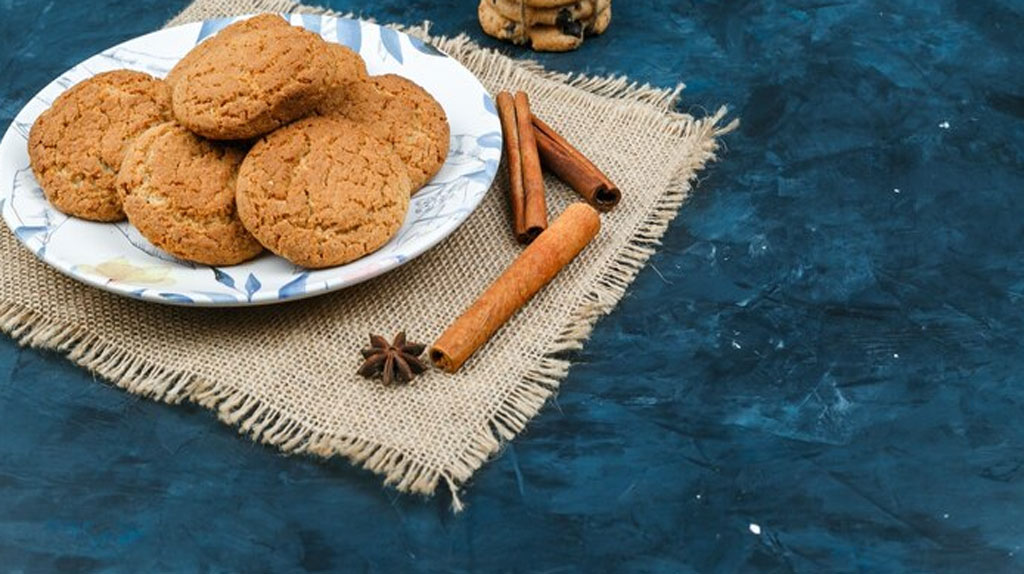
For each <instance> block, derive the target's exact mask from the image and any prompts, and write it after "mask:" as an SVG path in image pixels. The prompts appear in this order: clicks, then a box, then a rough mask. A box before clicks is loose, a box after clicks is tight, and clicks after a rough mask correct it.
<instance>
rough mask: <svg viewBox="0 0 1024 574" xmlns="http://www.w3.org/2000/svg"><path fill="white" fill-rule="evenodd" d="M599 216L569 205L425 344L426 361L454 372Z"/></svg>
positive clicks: (569, 255) (573, 251)
mask: <svg viewBox="0 0 1024 574" xmlns="http://www.w3.org/2000/svg"><path fill="white" fill-rule="evenodd" d="M600 228H601V218H600V217H599V216H598V214H597V211H595V210H594V208H592V207H590V206H589V205H587V204H585V203H574V204H572V205H570V206H569V207H567V208H566V210H565V211H564V212H562V215H560V216H559V217H558V219H556V220H555V221H554V223H552V224H551V227H550V228H548V229H547V231H544V232H543V233H541V234H540V235H539V236H538V237H537V240H536V241H534V242H533V243H531V244H530V245H529V246H528V247H527V248H526V249H524V250H523V252H522V253H520V254H519V257H517V258H516V260H515V261H513V262H512V265H510V266H509V267H508V269H506V270H505V272H504V273H502V274H501V276H500V277H498V279H497V280H496V281H495V282H494V283H492V284H491V286H490V287H488V288H487V290H486V291H484V293H483V294H482V295H480V297H479V298H478V299H477V300H476V302H475V303H473V304H472V305H471V306H470V307H469V309H467V310H466V311H465V312H464V313H463V314H462V315H461V316H460V317H459V318H458V319H456V320H455V322H454V323H452V325H451V326H449V327H448V329H447V330H445V332H444V333H443V334H442V335H441V336H440V337H439V338H438V339H437V341H435V342H434V344H433V346H432V347H431V348H430V360H431V361H432V362H433V363H434V365H436V366H437V367H439V368H442V369H444V370H445V371H448V372H449V373H454V372H455V371H457V370H459V367H461V366H462V365H463V363H465V362H466V361H467V360H468V359H469V357H470V356H472V355H473V353H475V352H476V351H477V349H479V348H480V347H481V346H483V344H484V343H486V342H487V341H488V340H489V339H490V338H491V336H492V335H494V333H495V332H497V331H498V329H499V328H501V326H502V325H504V324H505V323H506V322H507V321H508V320H509V319H510V318H511V317H512V316H513V315H515V313H516V312H517V311H519V309H521V308H522V306H523V305H525V304H526V302H527V301H529V300H530V299H531V298H532V297H533V296H534V295H536V294H537V292H538V291H540V290H541V288H542V287H544V286H545V285H547V284H548V282H550V281H551V280H552V279H554V277H555V276H556V275H558V272H559V271H561V270H562V269H563V268H564V267H565V266H566V265H568V264H569V262H570V261H572V260H573V259H574V258H575V257H576V256H577V255H578V254H579V253H580V251H583V248H584V247H586V246H587V244H588V243H590V241H591V240H592V239H593V238H594V236H596V235H597V232H598V230H599V229H600Z"/></svg>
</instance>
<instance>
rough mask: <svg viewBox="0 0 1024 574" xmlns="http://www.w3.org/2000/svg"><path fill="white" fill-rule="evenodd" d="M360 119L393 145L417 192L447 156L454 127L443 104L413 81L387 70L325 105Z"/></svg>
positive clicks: (330, 111)
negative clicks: (451, 130) (384, 73)
mask: <svg viewBox="0 0 1024 574" xmlns="http://www.w3.org/2000/svg"><path fill="white" fill-rule="evenodd" d="M321 111H322V113H323V114H324V115H327V116H340V117H343V118H345V119H348V120H350V121H352V122H355V123H357V124H359V125H361V126H362V127H363V128H364V129H366V130H367V131H369V132H370V133H371V134H373V135H374V136H376V137H377V138H379V139H382V140H384V141H387V142H389V143H390V144H391V145H392V146H394V150H395V153H396V154H398V157H400V158H401V159H402V161H403V162H404V163H405V165H406V167H407V168H408V170H409V177H410V179H411V180H412V190H413V192H415V191H417V190H419V189H420V188H421V187H423V185H424V184H426V183H427V182H428V181H430V179H431V178H432V177H434V175H435V174H436V173H437V172H438V170H440V169H441V166H442V165H444V162H445V159H446V158H447V157H448V146H449V143H450V142H449V139H450V134H451V132H450V128H449V126H448V117H447V116H446V115H445V112H444V109H443V108H442V107H441V104H439V103H437V100H435V99H434V98H433V97H432V96H431V95H430V94H429V93H427V91H426V90H424V89H423V88H421V87H420V86H418V85H417V84H416V83H415V82H413V81H411V80H408V79H406V78H403V77H401V76H397V75H394V74H388V75H385V76H371V77H369V78H367V79H366V80H365V81H362V82H357V83H353V84H350V85H349V88H348V90H347V93H346V97H344V98H339V99H338V100H336V101H334V102H332V103H331V106H329V107H327V108H325V109H322V110H321Z"/></svg>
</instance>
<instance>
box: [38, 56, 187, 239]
mask: <svg viewBox="0 0 1024 574" xmlns="http://www.w3.org/2000/svg"><path fill="white" fill-rule="evenodd" d="M168 119H170V96H169V94H168V90H167V86H166V85H165V84H164V82H163V81H161V80H159V79H157V78H154V77H152V76H150V75H148V74H143V73H141V72H132V71H128V70H118V71H115V72H106V73H102V74H97V75H96V76H93V77H91V78H89V79H87V80H85V81H83V82H80V83H78V84H76V85H75V86H74V87H72V88H71V89H70V90H68V91H66V92H64V93H63V94H61V95H60V97H58V98H57V99H56V100H54V102H53V105H51V106H50V108H49V109H48V110H46V111H45V112H43V113H42V115H40V116H39V118H38V119H36V121H35V123H34V124H32V129H31V131H30V133H29V138H28V154H29V158H30V160H31V163H32V172H33V173H34V174H35V176H36V179H37V180H38V181H39V185H40V186H41V187H42V188H43V194H44V195H45V196H46V199H47V200H49V202H50V203H51V204H52V205H53V206H54V207H56V208H57V209H58V210H60V211H61V212H63V213H66V214H68V215H73V216H75V217H81V218H83V219H91V220H94V221H118V220H121V219H124V211H122V210H121V201H120V200H119V199H118V195H117V189H116V186H115V178H116V177H117V170H118V167H119V166H120V165H121V160H122V158H124V153H125V149H126V148H127V147H128V145H129V144H130V143H131V142H132V140H133V139H134V138H135V137H136V136H138V135H139V134H140V133H142V132H143V131H145V130H146V129H147V128H149V127H150V126H153V125H154V124H157V123H160V122H164V121H167V120H168Z"/></svg>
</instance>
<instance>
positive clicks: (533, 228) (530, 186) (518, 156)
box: [497, 92, 548, 243]
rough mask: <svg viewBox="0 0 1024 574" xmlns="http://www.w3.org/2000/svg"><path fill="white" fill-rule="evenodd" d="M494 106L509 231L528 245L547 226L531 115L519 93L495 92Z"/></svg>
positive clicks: (542, 186) (525, 101) (542, 180)
mask: <svg viewBox="0 0 1024 574" xmlns="http://www.w3.org/2000/svg"><path fill="white" fill-rule="evenodd" d="M497 107H498V116H499V118H500V119H501V129H502V132H504V136H505V137H504V140H505V153H506V159H507V163H508V180H509V195H508V199H509V206H510V207H511V211H512V230H513V232H514V234H515V236H516V240H518V241H519V242H520V243H530V242H531V241H533V240H534V239H535V238H536V237H537V236H538V235H539V234H540V233H541V232H542V231H544V229H546V228H547V224H548V221H547V220H548V216H547V202H546V199H545V197H544V174H543V172H542V171H541V164H540V155H539V153H538V151H537V141H536V139H535V137H534V133H533V123H532V118H533V114H532V113H530V103H529V99H528V98H527V96H526V94H524V93H523V92H519V93H518V94H516V95H515V96H512V94H510V93H508V92H501V93H499V94H498V97H497Z"/></svg>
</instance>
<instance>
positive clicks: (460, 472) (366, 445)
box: [0, 0, 738, 512]
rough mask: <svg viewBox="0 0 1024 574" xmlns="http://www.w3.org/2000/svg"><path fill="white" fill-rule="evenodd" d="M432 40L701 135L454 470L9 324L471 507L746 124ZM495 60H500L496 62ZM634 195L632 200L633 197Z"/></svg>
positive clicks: (4, 318)
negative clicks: (473, 480)
mask: <svg viewBox="0 0 1024 574" xmlns="http://www.w3.org/2000/svg"><path fill="white" fill-rule="evenodd" d="M264 4H266V6H265V7H263V6H261V8H262V9H263V10H271V11H289V10H292V11H296V10H300V11H304V12H316V13H329V11H327V10H324V9H317V8H309V7H305V6H301V5H296V4H293V3H291V2H289V1H288V0H270V1H267V2H264ZM195 6H196V5H195V4H193V5H192V6H190V7H189V8H187V9H186V10H185V11H184V12H182V13H181V14H180V15H179V16H178V17H177V18H175V19H174V20H172V21H171V22H169V24H172V25H173V24H178V23H183V22H187V21H190V20H193V19H196V18H199V17H204V15H203V14H201V13H198V14H197V13H196V10H194V7H195ZM395 28H396V29H399V30H401V31H403V32H406V33H410V34H413V35H416V36H419V37H420V38H423V39H424V40H426V41H429V42H430V43H432V44H433V45H435V46H436V47H437V48H439V49H440V50H442V51H444V52H445V53H447V54H449V55H451V56H452V57H454V58H456V59H458V60H459V61H461V62H462V63H463V64H465V65H466V66H467V67H469V68H470V69H479V68H480V66H481V65H482V64H485V63H486V65H493V66H503V67H504V68H506V70H505V71H504V73H508V74H511V73H512V72H513V71H514V70H517V69H518V70H526V71H529V72H532V73H533V74H536V75H538V76H540V77H542V78H544V79H547V80H550V81H552V82H560V83H564V84H567V85H569V86H572V87H575V88H578V89H580V90H585V91H587V92H589V93H591V94H595V95H599V96H603V97H608V98H614V99H620V100H623V101H624V103H626V102H628V104H627V105H641V106H653V107H656V108H658V109H659V110H660V111H662V112H663V113H664V114H666V115H668V116H669V118H670V119H671V120H672V127H671V128H670V129H671V130H672V133H673V135H677V136H679V137H685V138H687V139H691V138H692V139H694V140H695V141H696V145H695V148H694V149H693V150H692V153H690V154H689V155H687V156H686V157H684V158H681V161H680V162H679V163H678V164H677V165H676V166H675V169H674V171H673V177H672V179H671V182H670V184H669V186H668V188H667V189H666V190H665V193H664V194H663V195H662V197H661V198H660V199H659V200H658V202H657V203H656V204H655V205H654V206H653V208H652V209H651V211H650V212H649V213H648V214H647V216H646V217H645V219H644V220H643V222H642V223H641V224H640V225H639V226H638V227H637V229H636V230H635V231H634V234H633V236H632V239H631V240H630V241H629V242H628V243H626V244H625V245H623V246H622V248H620V249H619V251H618V252H617V253H616V254H615V256H614V257H613V258H612V259H611V260H610V261H609V263H608V264H607V265H606V266H605V269H603V270H602V272H601V273H600V274H599V277H598V279H597V281H596V282H595V287H594V288H593V289H592V290H591V291H590V292H588V293H587V294H586V295H585V296H584V297H583V300H582V301H581V302H580V303H579V304H578V305H577V307H576V309H575V310H574V311H573V313H572V315H571V318H570V320H569V321H568V322H567V323H566V325H564V326H563V328H562V329H561V330H560V334H559V336H558V337H557V338H556V339H555V340H554V341H553V342H552V344H551V345H550V346H549V348H547V349H545V352H544V356H543V357H542V358H541V360H540V361H539V364H538V365H536V366H535V367H533V368H532V369H530V370H529V371H528V372H527V373H526V375H525V376H524V377H523V379H522V380H521V381H520V382H519V384H518V385H516V386H515V387H514V388H513V389H512V390H511V391H509V392H508V394H507V396H506V397H504V399H503V400H502V401H501V402H500V403H499V406H498V408H497V409H496V410H495V412H494V413H492V414H491V416H490V417H489V421H490V422H489V423H488V424H487V425H486V426H484V427H483V428H481V429H479V431H478V432H477V433H476V435H475V436H473V437H471V439H470V440H469V441H468V448H467V449H466V450H465V451H464V452H463V453H462V454H461V455H460V456H458V457H457V459H456V462H455V463H454V464H452V465H451V466H450V467H448V468H441V469H435V468H429V467H427V466H425V465H424V464H422V463H421V462H419V461H416V460H412V459H410V458H409V457H407V456H405V455H403V454H402V453H401V452H399V451H398V450H396V449H393V448H391V447H387V446H384V445H380V444H376V443H374V442H373V441H369V440H365V439H361V438H358V437H336V436H330V435H327V434H325V433H322V432H318V431H315V430H313V429H310V428H308V427H306V426H305V425H304V424H302V423H300V422H299V421H297V420H295V419H292V418H290V417H289V416H287V415H285V414H283V413H281V412H278V411H276V410H274V409H273V408H271V407H269V406H266V405H263V404H261V402H260V401H259V400H258V399H256V398H254V397H252V396H250V395H249V394H247V393H245V392H244V391H241V390H239V389H236V388H232V387H231V386H230V385H226V384H219V383H216V382H213V381H208V380H204V379H203V378H201V377H199V376H198V375H195V374H194V373H189V372H185V371H176V370H171V369H167V368H164V367H161V366H159V365H156V364H153V363H152V362H149V361H146V360H144V359H141V358H138V357H134V356H133V353H132V352H130V351H128V350H126V349H124V348H122V347H120V346H119V345H118V344H117V343H115V342H113V341H107V340H103V339H102V338H100V337H99V336H97V335H94V334H91V333H89V331H88V329H87V328H85V327H81V326H75V325H70V324H67V323H64V322H62V321H60V320H56V319H53V318H50V317H46V316H44V315H43V314H41V313H38V312H36V311H33V310H30V309H26V308H24V307H22V306H20V305H18V304H16V303H12V302H3V303H0V330H3V331H4V332H5V333H7V334H8V335H10V336H11V337H12V338H13V339H14V340H15V341H17V342H18V343H19V344H22V345H27V346H31V347H36V348H45V349H50V350H55V351H57V352H60V353H63V354H65V355H66V356H67V357H68V359H70V360H71V361H73V362H74V363H75V364H78V365H80V366H82V367H84V368H86V369H88V370H89V371H91V372H93V373H95V374H97V375H99V376H101V377H103V378H105V379H108V380H110V381H112V382H113V383H114V384H115V385H117V386H118V387H120V388H122V389H124V390H126V391H128V392H130V393H133V394H137V395H140V396H144V397H147V398H150V399H153V400H159V401H163V402H166V403H170V404H177V403H180V402H183V401H189V402H193V403H196V404H198V405H201V406H203V407H205V408H208V409H210V410H212V411H213V412H215V413H216V415H217V417H218V418H219V419H220V420H221V421H223V422H224V423H227V424H229V425H232V426H235V427H237V429H238V432H239V433H240V434H244V435H247V436H249V437H250V438H251V439H252V440H254V441H257V442H262V443H264V444H269V445H273V446H274V447H276V448H278V449H280V450H281V451H282V452H284V453H286V454H303V453H308V454H313V455H316V456H319V457H323V458H329V457H332V456H335V455H342V456H344V457H346V458H347V459H348V460H350V461H351V462H352V463H353V464H356V465H359V466H362V467H363V468H365V469H367V470H370V471H371V472H374V473H376V474H381V475H384V477H385V480H384V482H385V484H386V485H391V486H394V487H395V488H396V489H397V490H399V491H401V492H406V493H420V494H424V495H432V494H434V492H435V491H436V489H437V485H438V481H439V480H441V479H443V480H444V482H445V484H446V485H447V487H448V489H449V491H450V492H451V496H452V508H453V510H454V511H455V512H459V511H461V510H462V509H463V508H464V506H463V503H462V501H461V499H460V496H459V491H460V488H461V487H462V485H464V484H465V483H466V482H467V481H468V480H469V479H470V477H471V476H472V475H473V473H474V472H475V471H476V470H477V469H478V468H480V466H482V465H483V464H484V463H485V462H487V461H488V460H489V459H491V458H492V457H493V456H495V455H496V454H497V453H498V452H499V451H500V450H501V448H502V446H503V444H504V443H505V442H507V441H509V440H511V439H513V438H515V436H516V435H517V434H518V433H519V432H521V431H522V430H523V429H524V428H525V427H526V424H527V423H528V422H529V421H530V419H532V418H533V417H534V416H535V415H536V414H537V412H538V411H539V410H540V409H541V407H542V406H543V405H544V404H545V402H546V401H547V400H548V399H549V398H550V397H551V396H552V395H553V394H554V393H555V392H556V391H557V390H558V386H559V384H560V382H561V381H562V379H564V378H565V377H566V376H567V374H568V371H569V366H570V362H569V361H568V360H565V359H563V358H560V357H561V356H562V354H563V353H565V352H566V351H570V350H578V349H581V348H582V347H583V342H584V341H585V340H586V339H587V338H588V337H589V336H590V333H591V331H592V330H593V327H594V325H595V323H596V322H597V320H598V319H599V318H601V317H602V316H604V315H606V314H608V313H609V312H611V310H612V309H614V307H615V305H616V304H617V303H618V301H619V300H620V299H621V298H622V297H623V296H624V295H625V293H626V289H627V288H628V287H629V285H630V283H632V281H633V279H634V278H635V277H636V275H637V273H639V272H640V270H641V269H642V268H643V266H644V264H645V263H646V261H647V260H648V259H649V258H650V257H651V255H653V254H654V252H655V247H656V246H657V245H658V244H659V243H660V239H661V237H662V235H664V233H665V230H666V229H667V228H668V225H669V223H670V222H671V221H672V220H673V219H674V218H675V216H676V215H677V214H678V212H679V208H680V207H681V206H682V204H683V202H684V201H685V200H686V198H687V196H688V195H689V192H690V189H691V187H690V184H691V181H692V180H694V179H695V178H696V173H697V170H699V169H700V168H701V167H703V166H704V164H705V163H707V162H708V161H711V160H713V159H715V157H716V156H715V154H716V151H717V150H718V143H717V141H716V138H717V137H718V136H721V135H723V134H725V133H728V132H730V131H732V130H733V129H735V128H736V126H737V125H738V121H737V120H733V121H731V122H730V123H728V124H726V125H724V126H722V125H720V124H721V122H722V121H723V119H724V117H725V114H726V109H725V108H724V107H723V108H720V109H719V110H718V111H717V112H716V113H715V114H713V115H711V116H709V117H707V118H703V119H700V120H695V119H693V118H692V117H691V116H689V115H686V114H681V113H677V112H674V111H672V110H673V109H674V107H675V105H676V103H677V100H678V97H679V95H680V93H681V92H682V90H683V85H682V84H680V85H678V86H677V87H675V88H673V89H660V88H654V87H651V86H650V85H647V84H644V85H638V84H636V83H635V82H630V81H629V80H628V79H627V78H625V77H621V76H612V77H590V76H586V75H573V74H565V73H558V72H552V71H549V70H546V69H545V68H543V67H542V66H541V65H539V64H537V63H536V62H532V61H520V60H512V59H510V58H507V57H503V56H501V55H499V54H497V53H496V52H494V51H493V50H488V49H484V48H481V47H480V46H478V45H477V44H475V43H474V42H473V41H471V40H470V39H469V38H468V37H467V36H465V35H460V36H458V37H455V38H444V37H431V36H430V34H429V26H428V25H423V26H417V27H408V28H405V27H395ZM487 60H492V61H490V62H488V61H487ZM626 200H627V201H628V197H627V198H626Z"/></svg>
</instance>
